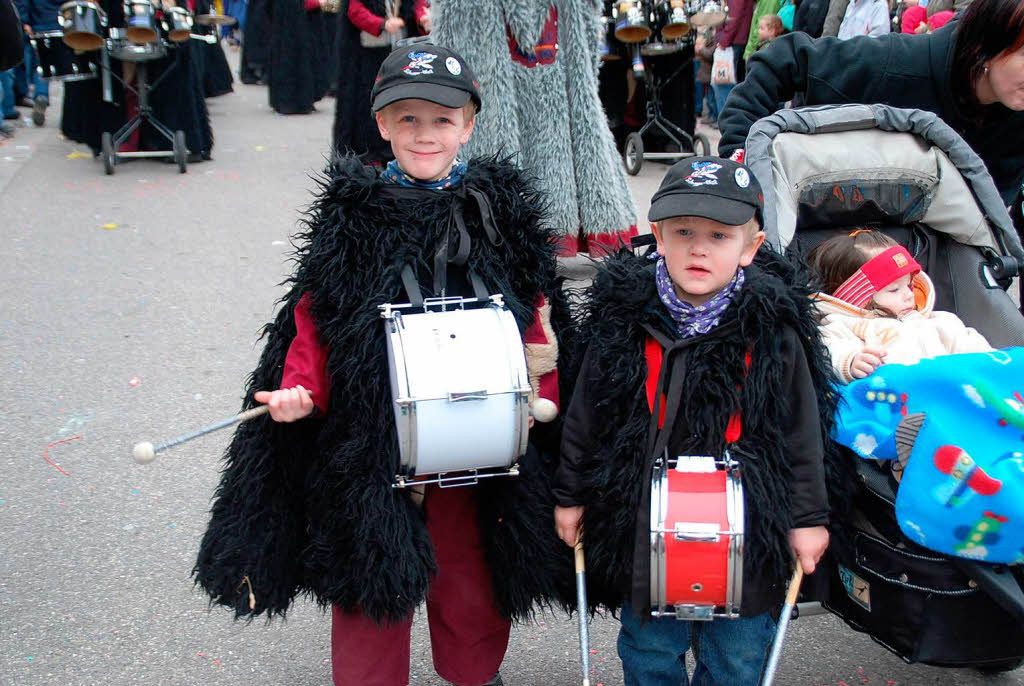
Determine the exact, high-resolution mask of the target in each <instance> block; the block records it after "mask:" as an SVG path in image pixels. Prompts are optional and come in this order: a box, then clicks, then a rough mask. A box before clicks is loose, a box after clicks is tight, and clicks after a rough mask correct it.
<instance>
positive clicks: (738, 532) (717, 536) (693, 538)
mask: <svg viewBox="0 0 1024 686" xmlns="http://www.w3.org/2000/svg"><path fill="white" fill-rule="evenodd" d="M742 591H743V486H742V483H741V481H740V474H739V463H737V462H735V461H734V460H732V459H731V458H730V457H729V453H728V451H727V452H726V453H725V459H724V460H716V459H715V458H714V457H707V456H689V455H685V456H680V457H679V458H677V459H676V460H668V461H664V460H659V461H658V464H656V465H655V468H654V476H653V479H652V482H651V608H652V609H651V614H652V615H653V616H655V617H663V616H672V617H676V618H677V619H686V620H711V619H715V618H730V619H732V618H736V617H739V613H740V599H741V597H742Z"/></svg>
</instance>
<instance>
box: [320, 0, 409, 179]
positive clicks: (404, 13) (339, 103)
mask: <svg viewBox="0 0 1024 686" xmlns="http://www.w3.org/2000/svg"><path fill="white" fill-rule="evenodd" d="M388 1H389V2H390V0H388ZM420 5H421V3H414V2H413V0H401V3H400V5H399V11H398V15H399V18H401V20H402V21H403V22H404V23H405V27H404V28H405V33H406V35H417V34H418V33H419V31H418V28H419V27H420V26H422V24H421V23H420V22H421V19H422V18H423V14H422V12H424V11H425V9H422V8H420V9H419V11H418V7H420ZM418 13H419V15H420V16H417V14H418ZM386 14H387V12H386V11H385V0H342V2H341V7H340V11H339V12H338V37H337V51H338V62H339V64H340V65H342V68H343V69H344V76H343V77H341V78H339V80H338V89H337V93H336V96H335V109H334V149H335V150H337V151H338V152H339V153H345V152H350V151H351V152H354V153H356V154H357V155H359V156H360V159H362V160H363V161H364V162H365V163H367V164H383V163H386V162H388V161H389V160H391V158H392V155H391V146H390V145H388V143H386V142H385V141H384V140H383V139H382V138H381V137H380V132H379V131H378V130H377V122H376V120H374V118H373V115H372V114H371V113H370V91H371V90H372V89H373V81H374V78H375V77H376V75H377V70H378V69H380V65H381V64H382V63H383V62H384V58H385V57H387V56H388V54H389V53H390V52H391V49H392V44H391V43H387V44H386V45H384V46H382V47H363V45H362V43H361V42H360V33H361V32H365V33H369V34H370V35H372V36H380V35H386V32H385V30H384V24H385V19H386Z"/></svg>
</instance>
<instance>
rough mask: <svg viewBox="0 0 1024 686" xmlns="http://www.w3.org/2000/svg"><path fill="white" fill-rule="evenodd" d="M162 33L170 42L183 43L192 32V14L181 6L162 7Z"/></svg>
mask: <svg viewBox="0 0 1024 686" xmlns="http://www.w3.org/2000/svg"><path fill="white" fill-rule="evenodd" d="M163 29H164V34H165V35H166V36H167V40H169V41H171V42H172V43H184V42H185V41H187V40H188V39H189V37H190V36H191V34H192V15H191V14H189V13H188V11H187V10H185V9H184V8H181V7H169V8H166V9H164V18H163Z"/></svg>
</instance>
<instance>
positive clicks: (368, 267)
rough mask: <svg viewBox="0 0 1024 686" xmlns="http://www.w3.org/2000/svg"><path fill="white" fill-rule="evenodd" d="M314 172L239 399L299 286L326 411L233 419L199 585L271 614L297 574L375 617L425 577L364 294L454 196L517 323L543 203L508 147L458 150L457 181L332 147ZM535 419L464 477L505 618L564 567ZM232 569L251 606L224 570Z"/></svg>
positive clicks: (270, 369) (392, 269) (413, 598)
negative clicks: (460, 177) (495, 461)
mask: <svg viewBox="0 0 1024 686" xmlns="http://www.w3.org/2000/svg"><path fill="white" fill-rule="evenodd" d="M328 175H329V178H327V179H325V180H324V181H323V182H322V186H323V187H322V191H321V194H320V196H319V198H318V199H317V200H316V201H315V203H314V204H313V206H312V208H311V209H310V211H309V212H308V214H307V217H306V219H305V231H304V233H302V234H300V236H299V237H298V239H299V241H298V248H297V257H298V267H297V270H296V273H295V274H294V276H293V277H292V278H291V280H290V282H291V290H290V292H289V294H288V295H287V296H285V298H284V302H283V305H282V307H281V309H280V312H279V313H278V315H277V318H276V320H275V321H274V322H272V323H270V324H268V325H267V327H266V329H265V336H266V339H267V340H266V347H265V349H264V351H263V354H262V357H261V359H260V362H259V365H258V366H257V368H256V369H255V371H254V372H253V373H252V375H251V378H250V382H249V387H248V390H247V395H246V401H245V407H251V406H253V404H254V402H253V400H252V394H253V393H254V392H255V391H256V390H260V389H275V388H278V387H279V386H278V385H279V382H280V379H281V375H282V367H283V363H284V359H285V355H286V353H287V350H288V346H289V344H290V342H291V340H292V338H293V337H294V335H295V323H294V315H293V312H294V308H295V305H296V303H297V302H298V300H299V298H300V297H301V296H302V294H303V293H307V292H308V293H310V294H311V296H312V306H311V312H312V315H313V318H314V320H315V321H316V322H317V326H318V330H319V335H320V340H321V342H322V343H323V345H324V346H325V347H327V348H328V349H329V351H330V352H329V358H328V363H327V370H328V374H329V376H330V400H329V408H328V411H327V416H326V418H324V419H316V418H312V419H304V420H301V421H299V422H296V423H292V424H277V423H275V422H273V421H271V420H270V418H269V417H268V416H263V417H260V418H258V419H254V420H252V421H249V422H246V423H244V424H242V425H240V426H239V427H238V429H237V430H236V432H235V435H234V439H233V440H232V443H231V445H230V447H229V448H228V451H227V455H226V461H227V464H226V467H225V470H224V472H223V475H222V480H221V483H220V486H219V488H218V489H217V492H216V495H215V500H214V504H213V509H212V516H211V520H210V524H209V527H208V529H207V531H206V534H205V536H204V537H203V540H202V544H201V547H200V551H199V557H198V561H197V563H196V567H195V570H194V574H195V577H196V580H197V583H198V584H199V585H201V586H202V587H203V589H204V590H205V591H206V592H207V593H208V594H209V595H210V597H211V599H212V602H214V603H219V604H223V605H227V606H229V607H232V608H234V610H235V612H236V614H237V616H243V615H259V614H261V613H264V612H266V613H267V614H268V615H273V614H284V613H285V611H286V609H287V608H288V606H289V604H290V603H291V601H292V599H293V598H294V597H295V596H296V594H298V593H300V592H301V593H307V594H309V595H311V596H313V597H314V598H315V599H316V600H317V601H318V602H319V603H320V604H321V605H323V606H326V605H328V604H334V605H338V606H340V607H341V608H342V609H344V610H346V611H352V610H355V609H356V608H359V609H360V610H362V611H363V612H364V613H365V614H367V615H368V616H370V617H372V618H374V619H376V620H388V619H399V618H404V617H407V616H408V615H409V613H410V612H412V610H413V609H414V608H415V607H416V606H417V605H418V604H419V603H420V602H421V601H422V600H423V599H424V597H425V595H426V593H427V589H428V586H429V584H430V577H431V574H432V573H433V572H434V571H435V560H434V553H433V549H432V546H431V542H430V539H429V537H428V535H427V531H426V527H425V524H424V520H423V515H422V511H421V510H420V509H419V508H418V507H417V506H416V505H414V504H413V502H412V500H411V499H410V497H409V495H408V492H407V491H404V490H399V489H394V488H392V479H393V476H394V474H395V473H396V468H397V465H398V444H397V440H396V436H395V428H394V414H393V410H392V399H391V391H390V387H389V383H388V380H387V379H388V361H387V352H386V344H385V337H384V329H383V323H382V320H381V318H380V315H379V312H378V309H377V306H378V305H380V304H382V303H387V302H406V301H407V299H406V297H405V295H404V292H403V290H402V284H401V279H400V270H401V268H402V266H403V264H405V263H406V262H408V261H411V262H413V263H414V264H415V265H416V267H417V271H418V274H419V276H420V278H421V280H422V278H423V276H424V275H425V274H429V273H430V266H429V265H431V263H432V259H433V256H434V254H435V246H436V245H437V244H438V241H439V240H441V239H442V238H441V237H442V236H443V235H445V228H446V227H447V226H448V224H449V222H450V221H451V220H452V217H453V216H454V213H456V212H461V213H462V215H463V218H464V220H465V225H466V228H467V231H468V233H469V235H470V237H471V239H472V244H473V248H472V252H471V254H470V257H469V265H470V267H472V268H473V269H474V270H475V271H476V272H477V273H478V274H479V275H480V276H481V277H482V279H483V281H484V282H485V284H486V285H487V287H488V289H489V290H490V292H491V293H503V294H504V295H505V301H506V303H507V305H508V306H509V308H510V309H511V311H512V313H513V314H514V316H515V319H516V321H517V322H518V324H519V328H520V331H523V330H525V329H526V328H527V327H528V326H529V325H530V323H531V321H532V319H533V317H534V304H535V302H536V299H537V297H538V296H539V295H540V294H542V293H545V292H549V291H550V289H551V288H552V285H553V280H554V275H555V274H554V272H555V260H554V254H555V250H554V244H553V243H552V240H553V237H552V234H550V233H549V232H548V230H547V229H546V228H544V227H543V226H542V220H543V207H542V204H541V202H540V200H539V198H538V196H537V195H536V193H535V192H534V191H533V189H532V185H531V184H530V183H529V182H528V181H527V180H525V179H524V178H523V176H521V174H520V173H519V172H518V171H516V170H515V169H514V168H513V167H512V166H511V165H510V164H508V163H506V162H503V161H496V160H477V161H474V162H472V163H471V164H470V165H469V171H468V172H467V175H466V177H465V179H464V181H463V183H462V184H461V185H460V186H459V188H458V190H456V191H427V190H420V189H406V188H400V187H398V186H394V185H390V184H384V183H382V182H381V181H380V180H379V178H378V177H377V175H376V174H375V173H374V172H373V171H372V170H371V169H370V168H368V167H363V166H361V165H360V164H359V163H358V162H357V161H356V160H355V159H354V158H353V157H346V158H342V159H340V160H336V161H334V162H333V163H332V165H331V167H330V169H329V172H328ZM468 190H476V191H479V192H480V194H482V195H483V196H486V198H488V199H489V210H490V216H491V217H492V218H493V225H494V226H495V227H496V228H497V230H498V233H499V235H498V236H497V237H496V238H497V239H496V240H491V239H490V238H489V237H488V236H487V235H486V232H485V230H484V228H483V226H482V216H483V215H484V214H485V213H484V212H483V211H482V210H480V209H479V201H478V200H476V199H475V198H474V197H472V196H471V195H467V191H468ZM453 233H454V232H453ZM538 437H543V432H542V431H538V430H537V429H534V430H533V431H531V447H530V450H529V452H528V453H527V455H526V456H524V457H523V458H522V459H521V460H520V467H521V476H519V477H518V478H505V477H502V478H495V479H487V480H485V481H482V482H481V483H480V484H479V485H478V486H475V487H473V488H474V490H475V493H476V495H477V498H478V504H479V515H480V520H479V525H480V527H481V533H482V536H483V540H484V541H485V546H486V554H487V559H488V561H489V563H490V567H491V570H492V576H493V582H494V589H495V595H496V598H497V600H498V603H499V606H500V608H501V609H502V611H503V612H504V614H506V615H507V616H509V617H512V618H522V617H526V616H529V615H530V613H531V612H532V608H533V606H534V603H535V602H541V603H544V602H546V601H549V600H550V599H552V598H554V597H555V596H556V595H558V594H556V590H557V591H558V593H560V594H565V593H566V592H567V591H566V589H565V588H559V589H556V588H555V587H556V586H557V585H558V584H560V583H561V584H562V586H568V585H569V583H570V582H571V579H572V572H571V568H566V567H565V562H566V555H565V551H566V548H565V546H564V545H563V544H562V543H561V542H560V541H559V540H558V539H557V537H556V536H555V533H554V527H553V522H552V508H553V500H552V496H551V492H550V487H549V486H550V473H551V460H550V459H548V457H546V454H547V453H546V451H545V450H544V448H543V445H542V443H543V441H541V440H536V439H538ZM554 442H555V443H556V447H557V441H554ZM549 443H550V442H549ZM560 565H561V566H560ZM556 568H558V571H556ZM244 577H248V579H249V580H250V582H251V583H252V586H253V589H254V593H255V597H256V604H255V608H254V609H250V607H249V601H248V588H247V587H246V586H245V585H244V584H243V585H241V586H240V583H241V581H242V579H243V578H244ZM558 579H562V580H563V582H559V581H557V580H558ZM562 597H564V596H562Z"/></svg>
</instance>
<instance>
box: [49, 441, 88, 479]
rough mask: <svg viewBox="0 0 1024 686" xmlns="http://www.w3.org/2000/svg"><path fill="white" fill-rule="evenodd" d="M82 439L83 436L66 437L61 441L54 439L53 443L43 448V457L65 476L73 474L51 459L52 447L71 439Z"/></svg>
mask: <svg viewBox="0 0 1024 686" xmlns="http://www.w3.org/2000/svg"><path fill="white" fill-rule="evenodd" d="M81 439H82V437H81V436H72V437H71V438H64V439H61V440H59V441H54V442H53V443H48V444H47V445H46V447H45V448H43V459H44V460H46V461H47V462H49V463H50V464H51V465H52V466H53V467H54V468H55V469H56V470H57V471H58V472H60V473H61V474H63V475H64V476H71V475H70V474H68V473H67V472H65V471H64V470H63V469H61V468H60V465H59V464H57V463H56V462H54V461H53V460H51V459H50V448H52V447H53V446H55V445H60V444H61V443H69V442H71V441H79V440H81Z"/></svg>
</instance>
